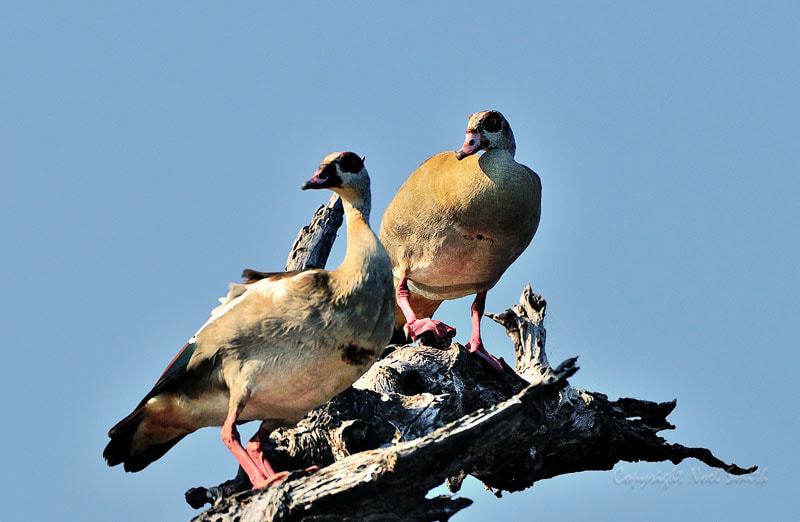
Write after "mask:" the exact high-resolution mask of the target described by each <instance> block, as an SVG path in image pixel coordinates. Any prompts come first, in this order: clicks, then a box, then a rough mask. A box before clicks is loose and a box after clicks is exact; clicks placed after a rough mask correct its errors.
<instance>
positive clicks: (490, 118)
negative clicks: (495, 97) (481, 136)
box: [483, 112, 502, 132]
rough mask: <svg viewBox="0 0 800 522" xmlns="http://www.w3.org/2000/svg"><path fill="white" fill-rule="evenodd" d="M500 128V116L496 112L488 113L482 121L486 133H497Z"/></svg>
mask: <svg viewBox="0 0 800 522" xmlns="http://www.w3.org/2000/svg"><path fill="white" fill-rule="evenodd" d="M501 126H502V123H501V119H500V115H499V114H497V113H496V112H490V113H489V114H487V115H486V118H485V119H484V120H483V128H484V129H486V130H487V131H488V132H497V131H499V130H500V127H501Z"/></svg>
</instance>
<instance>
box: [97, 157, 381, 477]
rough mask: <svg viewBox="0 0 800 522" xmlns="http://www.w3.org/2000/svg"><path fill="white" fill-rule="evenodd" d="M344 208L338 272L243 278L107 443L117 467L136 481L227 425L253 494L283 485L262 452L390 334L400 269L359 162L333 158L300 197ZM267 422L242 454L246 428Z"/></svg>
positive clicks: (365, 364) (351, 375) (359, 370)
mask: <svg viewBox="0 0 800 522" xmlns="http://www.w3.org/2000/svg"><path fill="white" fill-rule="evenodd" d="M309 188H313V189H318V188H330V189H331V190H333V191H334V192H337V193H338V194H339V195H340V196H341V197H342V200H343V203H344V211H345V219H346V221H347V253H346V254H345V258H344V261H343V262H342V265H341V266H340V267H339V268H338V269H336V270H333V271H326V270H321V269H310V270H304V271H297V272H285V273H263V272H255V271H253V270H245V272H244V274H243V277H244V278H246V279H247V281H246V282H245V283H244V284H232V285H231V288H230V291H229V293H228V295H227V296H226V297H224V298H222V299H220V302H221V303H222V304H221V305H220V306H218V307H217V308H215V309H214V310H213V311H212V312H211V318H210V319H209V320H208V321H207V322H206V323H205V324H204V325H203V326H202V328H200V330H198V331H197V333H196V334H194V335H193V336H192V338H191V339H189V342H188V343H187V344H186V346H184V347H183V350H181V352H180V353H179V354H178V355H177V356H176V357H175V359H174V360H173V361H172V362H171V363H170V365H169V366H168V367H167V369H166V370H165V371H164V373H163V374H162V375H161V378H160V379H158V382H156V385H155V386H154V387H153V389H152V390H150V393H148V394H147V395H146V396H145V397H144V399H142V402H140V403H139V405H138V406H137V407H136V409H135V410H134V411H133V413H131V414H130V415H128V416H127V417H126V418H125V419H123V420H122V421H120V422H119V423H118V424H117V425H116V426H114V427H113V428H111V431H109V432H108V435H109V437H111V441H110V442H109V443H108V446H106V448H105V451H104V452H103V457H105V459H106V461H107V462H108V465H109V466H115V465H117V464H120V463H122V464H123V465H124V467H125V470H126V471H139V470H141V469H143V468H145V467H146V466H147V465H148V464H150V463H151V462H153V461H155V460H156V459H158V458H160V457H161V456H162V455H164V453H166V452H167V451H168V450H169V449H170V448H171V447H172V446H173V445H175V444H176V443H177V442H178V441H180V440H181V439H182V438H183V437H184V436H186V435H187V434H189V433H191V432H193V431H195V430H197V429H199V428H202V427H205V426H222V440H223V442H224V443H225V445H226V446H227V447H228V449H229V450H230V451H231V452H232V453H233V455H234V456H235V457H236V460H238V461H239V463H240V464H241V466H242V468H243V469H244V471H245V472H246V473H247V475H248V476H249V477H250V481H251V482H252V484H253V487H254V489H256V488H261V487H265V486H266V485H268V484H270V483H271V482H274V481H277V480H280V479H282V478H284V477H285V476H286V472H283V473H276V472H275V471H273V469H272V467H271V466H270V465H269V463H268V462H267V460H266V458H265V457H264V455H263V453H262V451H261V445H262V444H263V443H264V442H266V440H267V437H268V436H269V433H270V432H271V431H272V430H273V429H274V428H277V427H280V426H287V425H293V424H295V423H296V422H297V421H299V420H300V419H301V418H302V417H303V415H304V414H305V413H306V412H308V411H309V410H311V409H312V408H314V407H316V406H319V405H320V404H322V403H324V402H326V401H327V400H329V399H330V398H331V397H333V396H334V395H336V394H337V393H339V392H341V391H343V390H344V389H346V388H347V387H348V386H350V385H351V384H352V383H353V382H354V381H355V380H356V379H358V377H360V376H361V375H362V374H363V373H364V372H365V371H366V370H367V369H368V368H369V366H370V365H371V363H372V362H374V360H375V359H377V357H378V355H379V353H380V350H381V349H382V348H383V347H384V346H385V345H386V344H387V343H388V342H389V339H390V337H391V335H392V321H393V317H394V315H393V314H394V306H395V304H394V292H393V286H392V266H391V263H390V261H389V257H388V256H387V254H386V251H385V250H384V248H383V246H382V245H381V243H380V242H379V241H378V238H377V237H376V236H375V234H374V233H373V231H372V230H371V229H370V227H369V212H370V181H369V176H368V174H367V171H366V169H365V168H364V163H363V159H362V158H359V157H358V156H357V155H355V154H353V153H352V152H344V153H334V154H329V155H328V156H326V157H325V159H324V160H323V162H322V164H321V165H320V167H319V169H318V170H317V172H316V173H315V174H314V176H313V177H312V178H311V179H310V180H309V181H307V182H306V183H305V184H304V185H303V189H309ZM250 420H261V421H263V423H262V425H261V427H260V428H259V430H258V432H257V433H256V434H255V435H254V436H253V438H252V439H251V440H250V442H249V443H248V444H247V448H244V447H242V444H241V442H240V438H239V433H238V431H237V429H236V425H237V424H238V423H242V422H245V421H250Z"/></svg>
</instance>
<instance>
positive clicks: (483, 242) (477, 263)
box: [408, 229, 530, 300]
mask: <svg viewBox="0 0 800 522" xmlns="http://www.w3.org/2000/svg"><path fill="white" fill-rule="evenodd" d="M529 241H530V240H529V239H528V241H524V242H523V241H520V240H519V238H518V237H514V236H508V235H501V234H498V233H487V232H485V231H479V230H465V229H459V230H454V231H452V232H451V233H449V234H447V235H446V236H445V237H444V238H442V240H441V241H438V242H436V243H433V244H430V245H426V246H425V252H424V254H425V256H424V259H418V260H416V263H413V265H412V266H411V267H410V268H411V269H410V271H409V274H408V278H409V287H411V289H412V290H413V291H414V292H415V293H417V294H420V295H422V296H423V297H426V298H428V299H434V300H440V299H456V298H459V297H463V296H465V295H470V294H474V293H477V292H481V291H486V290H489V289H490V288H492V287H493V286H494V285H495V283H497V281H498V280H499V279H500V276H502V275H503V272H505V271H506V269H507V268H508V267H509V265H511V263H512V262H513V261H514V260H515V259H516V258H517V257H518V256H519V255H520V253H522V251H523V250H524V249H525V246H527V243H528V242H529Z"/></svg>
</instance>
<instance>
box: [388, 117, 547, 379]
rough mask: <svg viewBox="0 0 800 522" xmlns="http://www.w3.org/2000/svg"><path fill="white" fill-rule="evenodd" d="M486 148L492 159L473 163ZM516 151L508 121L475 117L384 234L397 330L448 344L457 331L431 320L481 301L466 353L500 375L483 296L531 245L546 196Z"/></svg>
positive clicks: (429, 166) (412, 185) (414, 179)
mask: <svg viewBox="0 0 800 522" xmlns="http://www.w3.org/2000/svg"><path fill="white" fill-rule="evenodd" d="M480 150H485V151H486V152H485V153H484V154H483V155H481V156H476V155H475V153H476V152H478V151H480ZM515 151H516V143H515V142H514V133H513V132H512V131H511V126H510V125H509V124H508V121H507V120H506V119H505V118H504V117H503V115H502V114H500V113H499V112H497V111H484V112H477V113H475V114H473V115H471V116H470V117H469V121H468V123H467V137H466V140H465V142H464V145H463V147H461V150H459V151H457V152H454V151H447V152H442V153H440V154H436V155H435V156H433V157H431V158H429V159H428V160H427V161H425V163H423V164H422V165H420V166H419V167H418V168H417V170H415V171H414V172H413V173H412V174H411V176H410V177H409V178H408V180H407V181H406V182H405V183H404V184H403V186H402V187H400V190H399V191H398V192H397V195H396V196H395V197H394V200H392V202H391V203H390V204H389V207H388V208H387V209H386V213H385V214H384V215H383V222H382V223H381V229H380V238H381V242H383V245H384V246H385V247H386V251H387V252H388V253H389V257H390V258H391V260H392V266H393V269H394V278H395V282H396V291H395V292H396V298H397V310H396V316H395V328H397V329H399V328H400V327H401V326H403V325H404V324H405V326H404V327H403V330H404V331H405V333H406V334H407V335H409V336H410V337H411V338H412V339H413V340H416V339H417V338H419V337H420V336H422V335H423V334H432V335H433V336H434V337H435V338H436V340H437V341H440V342H441V341H448V342H449V339H450V338H451V337H452V336H453V335H455V329H454V328H453V327H451V326H448V325H446V324H444V323H442V322H440V321H436V320H434V319H430V316H431V315H432V314H433V312H434V311H435V310H436V309H437V308H438V307H439V305H440V304H441V302H442V300H444V299H456V298H458V297H462V296H465V295H470V294H477V295H476V296H475V301H474V302H473V304H472V308H471V314H472V335H471V336H470V340H469V343H468V344H467V345H466V346H467V349H469V350H470V351H471V352H474V353H476V354H478V355H480V356H481V357H483V358H484V359H485V360H486V361H487V362H489V364H491V365H492V366H493V367H494V368H496V369H497V370H500V371H502V366H501V365H500V363H499V362H498V361H497V359H495V358H494V357H493V356H492V355H491V354H489V353H488V352H487V351H486V350H485V349H484V347H483V341H482V340H481V329H480V326H481V317H482V316H483V311H484V305H485V302H486V292H487V291H488V290H489V289H491V288H492V287H493V286H494V285H495V284H496V283H497V281H498V280H499V279H500V276H502V275H503V272H505V271H506V269H507V268H508V267H509V265H511V263H513V262H514V260H515V259H517V257H519V255H520V254H521V253H522V251H523V250H525V248H526V247H527V246H528V244H529V243H530V242H531V239H533V235H534V234H535V233H536V229H537V228H538V226H539V216H540V206H541V194H542V185H541V182H540V180H539V176H538V175H536V173H535V172H533V171H532V170H531V169H529V168H528V167H526V166H525V165H521V164H519V163H517V162H516V161H514V153H515ZM418 316H419V317H422V318H418Z"/></svg>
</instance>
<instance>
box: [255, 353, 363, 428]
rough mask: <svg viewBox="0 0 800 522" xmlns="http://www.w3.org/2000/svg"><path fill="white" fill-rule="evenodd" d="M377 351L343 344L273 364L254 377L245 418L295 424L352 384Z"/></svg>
mask: <svg viewBox="0 0 800 522" xmlns="http://www.w3.org/2000/svg"><path fill="white" fill-rule="evenodd" d="M375 353H376V350H371V351H369V350H367V349H361V351H358V350H357V349H356V352H355V353H353V352H352V350H351V351H350V352H347V347H344V348H342V349H337V350H335V351H329V352H328V353H326V354H325V355H322V354H315V356H313V357H308V358H305V360H304V361H300V360H298V361H297V364H287V365H278V366H279V367H278V368H276V367H273V369H272V371H270V372H269V373H264V374H263V376H262V377H260V378H258V379H257V380H254V382H253V385H252V387H251V392H250V398H249V400H248V401H247V405H246V406H245V408H244V410H243V411H242V419H243V420H263V419H276V420H281V421H283V422H284V423H285V424H287V425H289V424H294V423H296V422H297V421H299V420H300V419H302V418H303V416H304V415H305V414H306V413H307V412H308V411H310V410H312V409H314V408H316V407H317V406H320V405H322V404H324V403H325V402H327V401H328V400H330V399H331V398H333V397H334V396H335V395H337V394H339V393H341V392H342V391H344V390H345V389H347V388H348V387H349V386H350V385H351V384H353V383H354V382H355V381H356V380H357V379H358V378H359V377H360V376H361V375H363V374H364V372H366V370H367V369H368V368H369V366H370V364H371V363H372V361H373V360H374V359H375ZM348 357H350V358H351V359H353V360H348ZM280 366H282V367H280Z"/></svg>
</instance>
